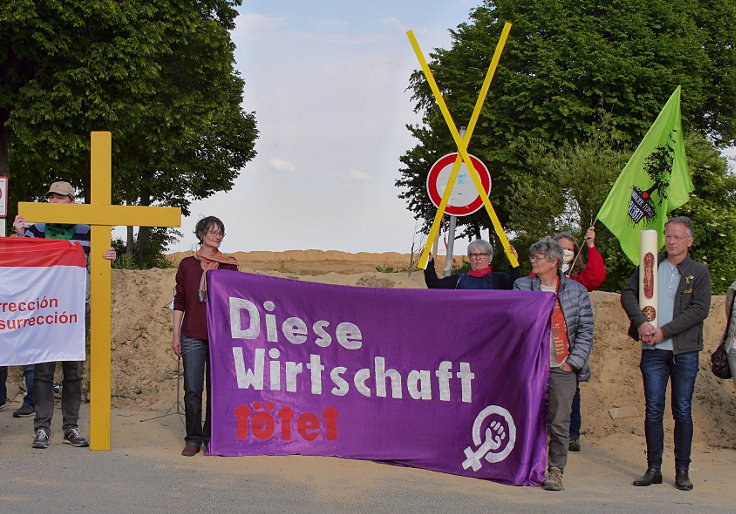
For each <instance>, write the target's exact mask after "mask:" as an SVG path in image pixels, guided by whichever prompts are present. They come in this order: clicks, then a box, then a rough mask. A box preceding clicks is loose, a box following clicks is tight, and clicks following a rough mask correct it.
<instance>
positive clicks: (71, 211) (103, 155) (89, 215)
mask: <svg viewBox="0 0 736 514" xmlns="http://www.w3.org/2000/svg"><path fill="white" fill-rule="evenodd" d="M90 153H91V166H90V168H91V174H92V177H91V178H92V180H91V200H92V202H91V203H90V204H85V205H83V204H59V203H30V202H20V203H18V214H20V215H21V216H23V217H24V218H26V219H27V220H29V221H33V222H45V223H70V224H72V223H73V224H86V225H90V226H91V228H92V230H91V235H92V244H91V248H90V295H91V300H90V301H91V313H90V325H91V327H90V423H89V424H90V429H89V435H90V449H92V450H109V449H110V391H111V385H112V384H111V376H112V372H111V356H112V354H111V346H110V331H111V325H112V323H111V310H112V306H111V300H110V293H111V277H110V261H108V260H105V259H103V258H102V254H103V253H104V252H105V251H106V250H107V249H108V248H110V229H111V228H112V227H114V226H118V225H124V226H136V227H179V226H181V209H179V208H178V207H176V208H175V207H136V206H125V205H111V204H110V203H111V198H112V177H111V172H112V137H111V135H110V132H92V136H91V146H90Z"/></svg>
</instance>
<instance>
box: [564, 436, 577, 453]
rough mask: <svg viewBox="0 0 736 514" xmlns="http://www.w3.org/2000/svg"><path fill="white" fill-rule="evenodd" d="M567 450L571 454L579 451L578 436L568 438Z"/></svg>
mask: <svg viewBox="0 0 736 514" xmlns="http://www.w3.org/2000/svg"><path fill="white" fill-rule="evenodd" d="M567 449H568V450H570V451H571V452H579V451H580V436H579V435H571V436H570V444H569V445H568V447H567Z"/></svg>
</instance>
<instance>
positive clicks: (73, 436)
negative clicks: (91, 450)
mask: <svg viewBox="0 0 736 514" xmlns="http://www.w3.org/2000/svg"><path fill="white" fill-rule="evenodd" d="M64 442H65V443H66V444H71V445H72V446H77V447H80V448H81V447H84V446H89V441H87V440H86V439H85V438H84V437H82V436H81V435H80V434H79V429H78V428H77V427H74V428H70V429H69V430H67V431H66V432H64Z"/></svg>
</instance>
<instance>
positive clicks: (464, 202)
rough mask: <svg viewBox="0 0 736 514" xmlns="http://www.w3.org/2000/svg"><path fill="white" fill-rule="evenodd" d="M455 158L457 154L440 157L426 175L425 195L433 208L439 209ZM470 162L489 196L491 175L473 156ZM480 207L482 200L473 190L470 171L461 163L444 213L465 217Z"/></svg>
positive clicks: (474, 189)
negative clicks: (427, 195)
mask: <svg viewBox="0 0 736 514" xmlns="http://www.w3.org/2000/svg"><path fill="white" fill-rule="evenodd" d="M457 156H458V154H457V152H456V153H450V154H447V155H445V156H444V157H440V158H439V159H438V160H437V162H435V163H434V164H433V165H432V168H430V170H429V174H428V175H427V193H428V194H429V198H430V200H432V203H433V204H434V205H435V207H439V205H440V202H442V195H443V194H444V193H445V188H446V187H447V180H448V179H449V178H450V173H451V172H452V166H453V164H455V159H456V158H457ZM470 160H471V162H472V163H473V167H474V168H475V171H477V172H478V175H480V182H481V184H483V189H484V190H485V192H486V195H488V194H490V192H491V174H490V173H489V172H488V168H486V165H485V164H483V162H481V160H480V159H478V158H477V157H475V156H474V155H470ZM482 206H483V200H482V199H481V197H480V194H479V193H478V190H477V189H476V188H475V183H473V179H472V177H471V176H470V170H469V169H468V167H467V166H466V165H465V162H463V163H461V164H460V171H459V172H458V174H457V179H456V180H455V185H454V186H453V188H452V193H450V200H449V201H448V202H447V207H446V208H445V212H446V213H447V214H451V215H454V216H467V215H468V214H473V213H474V212H475V211H477V210H478V209H480V208H481V207H482Z"/></svg>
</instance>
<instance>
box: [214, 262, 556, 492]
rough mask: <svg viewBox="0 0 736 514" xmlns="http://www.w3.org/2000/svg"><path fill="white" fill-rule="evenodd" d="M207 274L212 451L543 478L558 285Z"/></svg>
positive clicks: (512, 480) (517, 480)
mask: <svg viewBox="0 0 736 514" xmlns="http://www.w3.org/2000/svg"><path fill="white" fill-rule="evenodd" d="M207 283H208V290H209V300H208V303H207V317H208V320H209V338H210V339H209V343H210V361H211V369H212V375H211V377H212V439H211V441H210V446H209V453H210V454H214V455H231V456H235V455H289V454H302V455H326V456H337V457H346V458H354V459H371V460H383V461H392V462H395V463H397V464H402V465H407V466H414V467H419V468H425V469H431V470H436V471H443V472H447V473H453V474H456V475H464V476H471V477H477V478H484V479H489V480H494V481H497V482H502V483H506V484H515V485H539V484H541V483H542V481H543V480H544V471H545V466H546V460H547V449H546V447H547V444H546V389H547V378H548V373H549V318H550V314H551V312H552V307H553V304H554V295H552V294H551V293H540V292H529V291H477V290H476V291H473V290H449V291H448V290H424V289H370V288H361V287H346V286H335V285H327V284H316V283H310V282H299V281H296V280H286V279H281V278H274V277H267V276H260V275H251V274H247V273H239V272H236V271H227V270H217V271H211V272H208V275H207Z"/></svg>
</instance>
